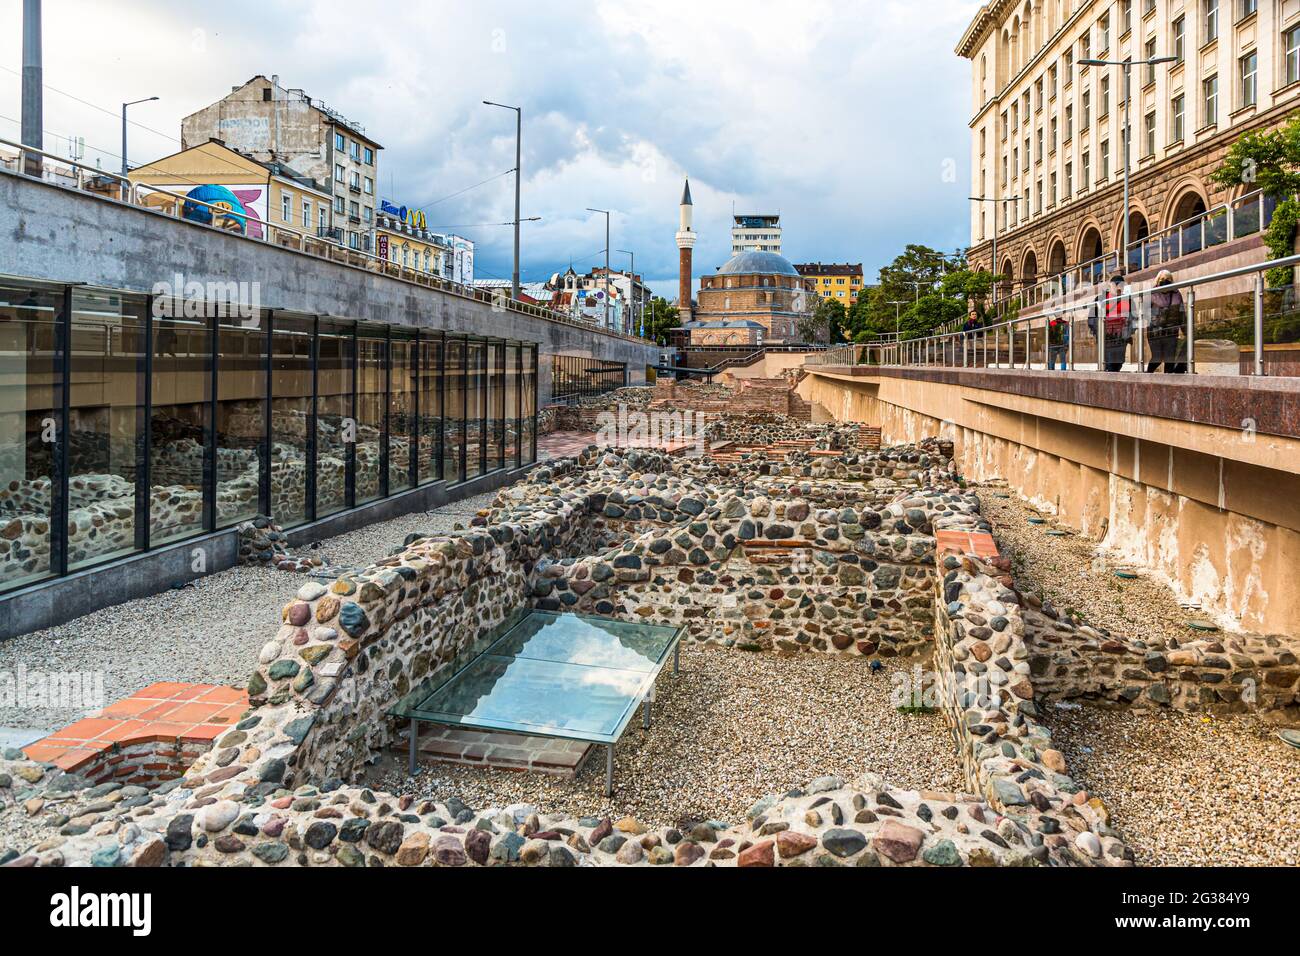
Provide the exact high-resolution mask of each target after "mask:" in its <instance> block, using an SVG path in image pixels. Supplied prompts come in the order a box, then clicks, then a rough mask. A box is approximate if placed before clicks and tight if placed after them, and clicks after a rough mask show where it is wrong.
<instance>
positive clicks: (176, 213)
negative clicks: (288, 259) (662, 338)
mask: <svg viewBox="0 0 1300 956" xmlns="http://www.w3.org/2000/svg"><path fill="white" fill-rule="evenodd" d="M0 147H7V148H9V149H13V150H16V151H17V156H16V157H9V158H3V159H4V161H0V171H3V172H5V173H7V174H9V175H13V176H17V177H19V178H22V179H38V180H40V181H43V182H47V183H50V184H52V185H55V186H61V187H63V188H71V189H75V190H77V191H79V192H84V193H86V194H87V195H90V196H94V197H96V198H98V199H100V200H103V201H105V202H110V203H121V204H124V205H129V206H132V207H134V208H137V209H141V210H143V211H146V212H150V213H153V214H155V215H162V216H166V217H168V218H171V219H177V220H179V221H181V222H184V223H186V224H188V225H191V226H193V227H195V228H196V229H216V230H218V231H221V232H225V233H226V234H227V235H230V236H233V237H235V238H239V239H243V240H245V241H248V242H263V243H268V244H273V245H276V246H279V247H280V248H284V249H288V250H290V251H293V252H298V253H301V254H303V255H310V256H312V257H313V258H317V259H326V260H328V261H330V262H333V263H335V264H337V265H343V266H347V267H349V268H355V269H363V270H365V271H366V272H371V273H381V274H383V275H387V276H390V277H392V278H395V279H400V280H402V281H404V282H411V283H414V284H416V285H421V286H425V287H426V288H431V289H437V290H439V291H442V292H446V293H448V294H451V295H456V296H461V297H462V298H466V299H473V300H475V301H478V302H484V303H487V304H489V305H491V306H492V307H493V308H494V309H497V310H501V311H507V312H516V313H521V314H524V315H530V316H533V317H534V318H538V319H543V320H545V321H547V322H558V323H560V324H562V325H570V326H576V327H578V328H583V329H595V328H599V327H598V326H595V325H593V324H592V323H589V322H582V321H579V320H577V319H574V318H572V317H570V316H567V315H564V314H562V313H559V312H555V311H552V310H550V309H544V308H542V307H540V306H536V305H531V304H529V303H527V302H520V301H518V300H516V299H512V298H510V296H509V295H508V294H506V293H504V292H494V291H487V290H483V289H475V288H474V287H473V286H469V285H464V284H462V283H459V282H454V281H452V280H451V279H445V278H443V277H442V276H439V275H435V274H433V273H428V272H421V271H419V270H417V269H412V268H410V267H409V266H403V265H401V264H400V263H396V262H393V261H391V260H389V259H382V258H380V257H379V256H377V255H375V254H374V253H371V252H366V251H363V250H360V249H350V248H345V247H344V246H342V245H340V244H338V243H335V242H332V241H330V240H328V239H324V238H322V237H321V236H320V235H318V232H319V230H312V231H310V232H304V231H302V230H299V229H295V228H294V227H293V226H287V225H285V226H281V225H276V224H275V223H272V222H269V221H265V220H263V221H257V220H251V219H250V217H248V216H247V214H236V213H232V212H231V210H230V209H228V208H226V207H223V206H219V205H214V204H212V203H207V202H203V201H202V200H198V199H191V198H190V197H188V196H183V195H181V194H180V193H174V192H171V191H169V190H166V189H161V188H159V187H156V186H150V185H148V184H147V183H135V182H132V181H131V180H130V178H129V177H125V176H122V175H121V174H119V173H112V172H108V171H106V170H103V169H96V168H94V167H91V166H87V165H85V164H84V163H80V162H77V161H76V160H71V159H64V158H62V157H59V156H57V155H56V154H54V153H49V152H46V151H45V150H40V149H34V148H32V147H30V146H23V145H22V144H20V143H15V142H13V141H12V140H7V139H3V138H0ZM32 157H35V158H36V159H32ZM37 161H39V165H40V170H41V175H40V176H30V175H28V173H27V171H26V167H28V166H30V165H31V164H32V163H34V162H37ZM47 161H48V163H49V164H50V166H51V167H52V168H49V169H47V168H46V163H47ZM58 167H63V168H64V169H65V170H67V171H68V172H66V173H65V172H63V171H60V170H59V169H58ZM195 185H201V184H198V183H196V184H195ZM148 197H161V202H159V201H158V200H157V199H156V200H155V202H154V203H152V204H151V203H148V202H146V201H145V200H146V199H147V198H148ZM200 209H205V210H207V211H208V213H209V216H208V218H209V219H210V220H211V222H210V223H205V222H201V221H196V220H194V219H190V218H187V217H186V212H187V211H190V210H200ZM240 220H243V221H244V224H245V227H246V225H247V223H248V222H250V221H254V222H258V225H260V226H261V227H262V229H263V231H264V235H263V237H262V238H260V239H259V238H256V237H253V236H248V235H246V234H244V232H243V231H242V230H240V231H232V229H231V228H229V226H230V224H231V223H232V222H234V223H236V224H238V223H239V221H240ZM327 228H328V227H327ZM600 331H601V332H602V333H603V334H605V335H610V336H613V337H615V338H621V339H626V340H628V341H632V342H639V343H650V340H649V339H643V338H640V337H638V336H635V335H630V334H627V333H624V332H618V331H614V330H611V329H605V328H600ZM651 344H652V343H651Z"/></svg>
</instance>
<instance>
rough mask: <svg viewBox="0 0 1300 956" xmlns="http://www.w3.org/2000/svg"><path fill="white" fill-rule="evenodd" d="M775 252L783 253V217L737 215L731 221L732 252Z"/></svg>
mask: <svg viewBox="0 0 1300 956" xmlns="http://www.w3.org/2000/svg"><path fill="white" fill-rule="evenodd" d="M742 252H773V253H776V254H777V255H778V256H779V255H781V217H780V216H770V215H737V216H733V217H732V223H731V254H732V255H733V256H738V255H740V254H741V253H742Z"/></svg>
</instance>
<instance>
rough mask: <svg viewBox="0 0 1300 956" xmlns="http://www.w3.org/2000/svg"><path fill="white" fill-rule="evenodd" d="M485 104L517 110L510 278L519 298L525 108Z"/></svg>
mask: <svg viewBox="0 0 1300 956" xmlns="http://www.w3.org/2000/svg"><path fill="white" fill-rule="evenodd" d="M483 105H484V106H495V107H497V108H499V109H503V110H514V111H515V223H514V225H515V271H514V274H513V275H512V276H511V278H510V287H511V290H512V292H513V294H514V298H515V299H516V300H518V299H519V222H520V220H519V180H520V178H521V177H522V175H523V174H522V172H521V170H522V168H523V164H524V163H523V138H524V109H523V107H522V106H506V105H505V104H504V103H493V102H492V101H491V100H484V101H483Z"/></svg>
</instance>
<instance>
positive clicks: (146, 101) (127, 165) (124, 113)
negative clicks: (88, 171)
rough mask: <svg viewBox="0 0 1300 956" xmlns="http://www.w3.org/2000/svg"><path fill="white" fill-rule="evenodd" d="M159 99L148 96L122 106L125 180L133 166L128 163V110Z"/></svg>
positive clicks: (123, 170)
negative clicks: (130, 107) (129, 107)
mask: <svg viewBox="0 0 1300 956" xmlns="http://www.w3.org/2000/svg"><path fill="white" fill-rule="evenodd" d="M156 99H158V97H156V96H146V97H145V98H144V99H142V100H132V101H131V102H130V103H123V104H122V178H123V179H125V178H126V177H127V175H128V174H129V173H130V172H131V166H130V164H129V163H128V162H127V161H126V108H127V107H128V106H135V105H136V104H137V103H152V102H153V101H154V100H156Z"/></svg>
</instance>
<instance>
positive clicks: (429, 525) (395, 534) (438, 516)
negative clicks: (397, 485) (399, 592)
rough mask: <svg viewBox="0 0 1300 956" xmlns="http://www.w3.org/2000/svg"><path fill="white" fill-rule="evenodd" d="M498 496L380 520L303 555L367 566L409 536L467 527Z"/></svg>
mask: <svg viewBox="0 0 1300 956" xmlns="http://www.w3.org/2000/svg"><path fill="white" fill-rule="evenodd" d="M496 496H497V493H496V492H495V491H489V492H486V493H484V494H481V495H475V496H473V497H472V498H465V499H464V500H462V501H453V502H451V503H450V504H446V505H443V506H442V507H441V508H438V509H436V510H434V511H417V512H415V513H413V514H409V515H402V516H401V517H398V518H393V519H392V520H391V521H381V522H379V523H378V524H372V525H369V526H368V527H365V528H359V529H357V530H356V531H351V532H349V533H348V534H342V535H339V536H338V537H337V538H329V539H327V540H325V541H322V542H320V546H319V547H318V548H310V547H309V548H304V549H302V550H303V553H305V554H307V553H309V554H311V555H312V556H313V557H318V558H321V559H322V560H323V561H325V562H326V563H327V564H330V565H333V566H336V567H366V566H367V565H369V564H370V563H371V562H373V561H376V560H378V559H379V558H383V557H387V556H388V554H389V553H390V552H392V551H393V549H395V548H397V547H400V546H401V544H402V542H403V541H404V540H405V539H406V536H407V535H408V534H414V533H422V534H444V533H446V532H448V531H451V530H452V529H453V528H454V527H455V525H457V524H461V525H464V526H466V527H468V525H469V522H470V519H471V518H473V517H474V516H475V515H476V514H478V512H479V511H481V510H482V509H484V508H487V507H490V506H491V504H492V501H493V499H495V498H496Z"/></svg>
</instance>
